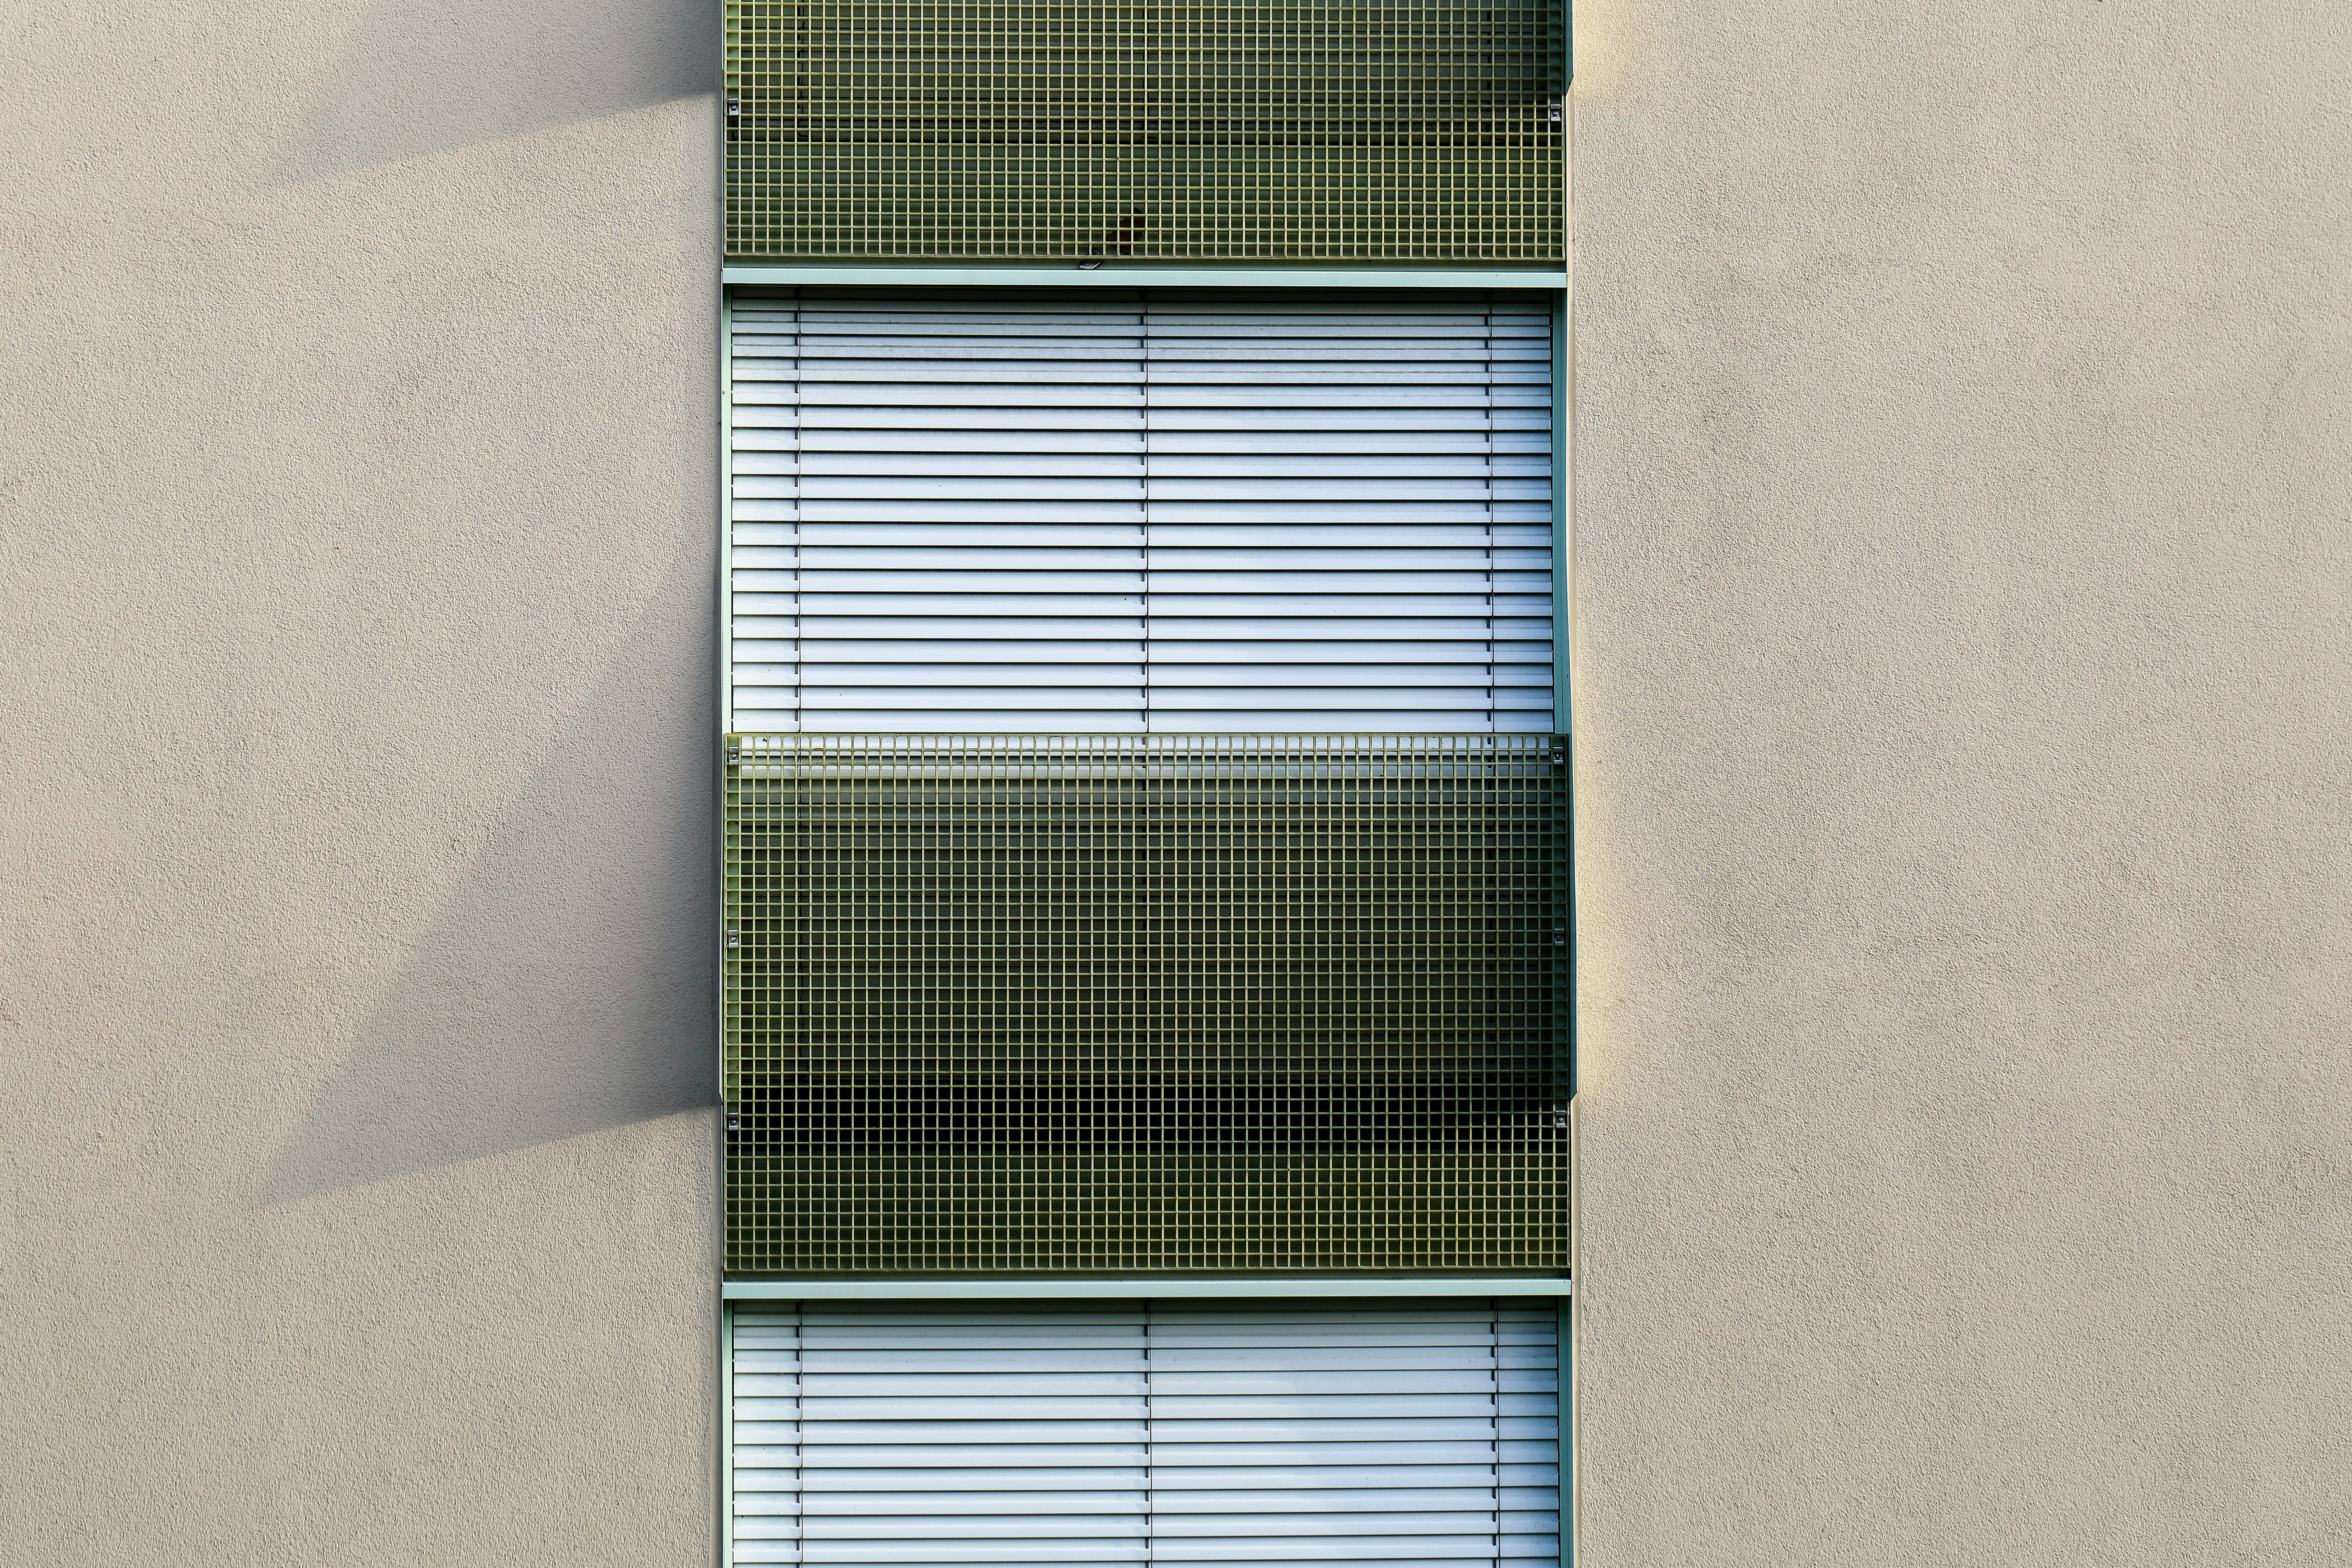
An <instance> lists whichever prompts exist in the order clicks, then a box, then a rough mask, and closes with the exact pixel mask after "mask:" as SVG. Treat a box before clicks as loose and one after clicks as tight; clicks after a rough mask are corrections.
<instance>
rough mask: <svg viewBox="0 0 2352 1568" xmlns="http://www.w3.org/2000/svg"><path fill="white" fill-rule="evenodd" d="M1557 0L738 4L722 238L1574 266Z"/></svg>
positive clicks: (986, 252) (954, 253)
mask: <svg viewBox="0 0 2352 1568" xmlns="http://www.w3.org/2000/svg"><path fill="white" fill-rule="evenodd" d="M1562 21H1563V18H1562V11H1561V7H1560V5H1559V4H1558V0H1510V3H1507V4H1502V5H1465V4H1462V3H1460V0H1451V3H1446V4H1438V5H1425V6H1412V7H1399V6H1391V5H1250V4H1234V5H1189V4H1150V5H1007V4H965V5H956V4H947V5H877V4H833V5H824V4H815V5H796V4H782V3H780V0H729V3H728V6H727V73H728V75H727V80H728V93H729V97H730V103H731V105H732V109H731V110H730V118H729V129H728V164H727V169H728V173H727V249H728V254H729V255H730V257H734V258H740V259H746V260H756V259H759V258H783V257H831V258H854V257H866V258H883V257H904V258H1091V257H1101V258H1128V257H1131V258H1159V259H1162V260H1174V259H1185V260H1242V259H1257V260H1269V259H1271V260H1340V261H1377V260H1391V261H1465V260H1483V261H1529V262H1537V261H1557V260H1559V259H1560V258H1561V257H1562V256H1563V255H1564V249H1563V245H1564V234H1563V227H1562V210H1563V204H1562V194H1563V190H1562V187H1563V181H1562V168H1561V149H1562V142H1561V125H1560V120H1559V95H1560V92H1561V90H1562V88H1563V86H1564V82H1565V71H1564V61H1565V49H1564V31H1565V29H1564V27H1563V26H1562Z"/></svg>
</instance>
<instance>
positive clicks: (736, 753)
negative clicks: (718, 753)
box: [727, 745, 743, 763]
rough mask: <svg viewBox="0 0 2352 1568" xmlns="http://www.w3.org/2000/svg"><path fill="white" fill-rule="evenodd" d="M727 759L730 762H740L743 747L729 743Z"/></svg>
mask: <svg viewBox="0 0 2352 1568" xmlns="http://www.w3.org/2000/svg"><path fill="white" fill-rule="evenodd" d="M727 760H728V761H729V762H730V763H740V762H741V761H742V760H743V748H742V747H740V746H736V745H730V746H729V747H728V748H727Z"/></svg>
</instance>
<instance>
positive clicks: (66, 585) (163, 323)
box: [0, 0, 717, 1568]
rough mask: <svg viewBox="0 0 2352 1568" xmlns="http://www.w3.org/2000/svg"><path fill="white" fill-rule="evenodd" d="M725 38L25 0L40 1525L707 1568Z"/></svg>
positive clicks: (0, 1557) (0, 919)
mask: <svg viewBox="0 0 2352 1568" xmlns="http://www.w3.org/2000/svg"><path fill="white" fill-rule="evenodd" d="M716 37H717V33H716V21H715V16H714V14H713V8H712V7H711V6H709V5H703V4H697V5H687V6H684V7H676V6H638V5H623V4H618V3H613V0H573V3H567V4H565V5H555V4H552V3H551V0H488V4H484V5H463V6H443V5H425V4H421V3H417V0H380V3H376V4H353V3H347V0H345V3H339V0H327V3H325V4H321V5H301V6H296V5H287V4H284V3H282V0H205V3H204V4H201V5H197V4H186V5H166V4H161V3H154V0H147V3H136V4H126V5H99V4H92V3H89V0H63V3H61V4H57V5H46V4H45V5H26V6H17V7H14V8H12V9H11V10H10V11H9V12H8V13H7V14H6V15H5V16H0V258H5V261H0V345H5V349H0V363H5V376H4V377H0V644H5V649H6V660H5V675H0V950H5V958H0V1432H5V1450H6V1458H5V1462H0V1561H5V1562H7V1563H24V1564H40V1565H42V1568H65V1565H69V1564H83V1563H92V1564H95V1563H106V1564H112V1565H118V1568H131V1565H134V1564H137V1565H146V1564H172V1565H173V1568H190V1565H194V1564H223V1565H226V1564H236V1565H238V1568H265V1565H271V1564H294V1563H302V1564H316V1563H355V1564H356V1563H387V1564H389V1563H402V1564H408V1563H417V1564H424V1563H432V1564H441V1563H451V1564H455V1563H499V1564H524V1563H547V1564H565V1565H567V1568H569V1565H577V1564H589V1563H612V1564H624V1563H625V1564H629V1565H630V1568H652V1565H655V1564H681V1565H682V1564H701V1563H708V1562H709V1543H710V1541H711V1538H712V1533H713V1523H712V1521H713V1506H712V1501H711V1495H712V1477H711V1465H712V1455H713V1453H714V1450H715V1410H714V1408H713V1406H714V1399H713V1394H714V1388H713V1382H714V1373H713V1364H714V1363H713V1355H712V1344H713V1338H714V1333H715V1328H714V1324H713V1321H712V1307H711V1301H710V1298H711V1289H710V1280H711V1279H712V1278H713V1268H714V1267H715V1253H714V1246H713V1232H712V1211H713V1190H712V1184H713V1174H712V1173H713V1164H714V1161H713V1153H712V1148H713V1131H712V1123H711V1112H710V1110H709V1099H710V1090H709V1085H710V1084H711V1082H712V1080H713V1068H712V1062H711V1048H712V1047H711V1040H712V1037H713V1035H712V1027H713V1008H712V1005H711V1002H710V995H711V987H712V984H713V967H712V947H713V921H712V916H711V911H710V903H709V888H710V886H711V881H710V875H709V858H710V853H711V838H710V835H711V813H710V809H709V786H708V783H707V780H708V777H709V774H708V766H707V760H708V758H709V755H710V752H709V723H710V719H709V716H710V712H711V700H710V695H709V691H710V678H709V672H710V669H711V668H712V666H711V658H712V648H711V632H710V619H711V608H712V596H711V595H712V591H711V586H710V574H711V568H712V557H713V551H714V548H715V546H714V541H713V537H712V535H713V530H712V527H711V518H712V516H713V507H714V490H713V484H714V481H713V477H712V476H713V473H714V468H715V461H716V458H715V438H714V436H713V433H712V428H711V426H712V409H713V395H712V391H711V388H712V384H713V381H714V368H713V355H712V347H711V340H712V332H713V328H712V322H713V318H714V311H715V303H714V287H713V282H712V270H711V255H712V246H713V244H714V233H713V228H714V226H713V217H712V212H711V196H712V190H713V129H712V107H711V99H710V95H709V89H710V81H711V72H712V67H711V60H712V57H713V50H714V48H715V42H716Z"/></svg>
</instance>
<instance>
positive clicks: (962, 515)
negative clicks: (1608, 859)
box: [730, 288, 1553, 733]
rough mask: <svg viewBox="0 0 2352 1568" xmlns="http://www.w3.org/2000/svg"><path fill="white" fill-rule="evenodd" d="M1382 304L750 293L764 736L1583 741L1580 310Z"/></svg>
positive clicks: (752, 548)
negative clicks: (1558, 567)
mask: <svg viewBox="0 0 2352 1568" xmlns="http://www.w3.org/2000/svg"><path fill="white" fill-rule="evenodd" d="M1351 292H1352V291H1351ZM1368 294H1369V297H1363V296H1359V297H1350V298H1345V299H1339V300H1335V299H1334V298H1333V297H1332V296H1331V295H1328V294H1323V295H1312V294H1297V293H1291V294H1285V293H1279V292H1276V293H1258V294H1238V293H1223V292H1218V291H1185V290H1176V289H1149V290H1116V289H1092V290H1086V291H1083V292H1070V293H1066V294H1062V295H1055V294H1053V293H1036V292H1023V291H1013V290H994V291H990V290H980V291H974V292H970V293H961V294H932V293H925V292H920V291H914V290H891V289H876V290H867V291H858V290H851V289H814V288H811V289H800V290H798V291H796V292H786V293H778V294H740V295H738V296H737V297H736V299H735V301H734V304H733V356H732V358H733V369H732V375H731V381H730V387H731V405H732V415H731V435H730V442H731V453H732V457H731V461H732V467H733V478H732V481H731V483H732V495H731V498H730V508H731V518H732V522H731V527H732V543H733V557H732V559H733V581H732V583H731V584H730V590H731V595H732V599H731V604H730V615H731V619H730V676H731V680H732V683H733V684H732V688H731V690H732V698H731V700H732V705H733V714H734V718H733V727H734V728H736V729H738V730H753V729H758V730H770V731H785V732H788V731H854V732H866V733H872V732H876V731H958V732H965V733H969V732H972V731H1013V732H1038V731H1055V732H1064V731H1108V732H1121V731H1125V732H1144V731H1170V732H1174V731H1204V732H1218V731H1244V730H1247V731H1258V730H1275V731H1291V732H1297V731H1357V730H1380V731H1416V730H1417V731H1442V732H1448V733H1459V732H1463V731H1495V732H1512V731H1517V732H1526V733H1542V732H1544V731H1549V729H1550V727H1551V722H1552V719H1551V714H1552V690H1551V681H1552V643H1551V638H1552V624H1551V615H1552V596H1551V595H1552V568H1553V561H1552V472H1551V424H1552V416H1553V410H1552V407H1551V401H1552V365H1551V353H1552V338H1551V317H1550V311H1551V308H1552V301H1551V300H1550V299H1549V298H1548V297H1546V296H1543V295H1539V294H1527V293H1517V292H1509V291H1494V292H1458V291H1457V292H1439V291H1414V292H1404V293H1397V294H1385V293H1380V292H1378V291H1368Z"/></svg>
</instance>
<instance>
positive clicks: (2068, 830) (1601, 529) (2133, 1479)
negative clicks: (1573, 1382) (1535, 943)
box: [1575, 0, 2352, 1568]
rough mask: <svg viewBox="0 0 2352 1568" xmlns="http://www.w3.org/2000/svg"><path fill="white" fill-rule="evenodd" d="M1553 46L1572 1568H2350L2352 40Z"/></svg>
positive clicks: (1767, 39) (2344, 30)
mask: <svg viewBox="0 0 2352 1568" xmlns="http://www.w3.org/2000/svg"><path fill="white" fill-rule="evenodd" d="M1578 51H1579V72H1578V86H1577V107H1576V121H1575V134H1576V174H1577V214H1578V216H1577V260H1578V289H1579V298H1578V318H1577V320H1578V328H1577V330H1578V388H1577V390H1578V412H1577V420H1578V424H1577V443H1578V444H1577V459H1578V469H1577V473H1578V479H1577V482H1578V513H1577V521H1578V540H1577V543H1578V552H1579V555H1578V568H1579V574H1580V614H1581V619H1580V626H1579V653H1580V660H1581V662H1580V689H1579V694H1578V699H1577V701H1578V708H1577V716H1578V722H1579V725H1580V742H1579V761H1580V775H1579V782H1580V790H1581V794H1580V810H1581V813H1582V816H1581V819H1580V835H1581V837H1580V857H1581V858H1580V876H1581V890H1582V897H1583V900H1584V902H1583V905H1582V924H1581V931H1582V933H1583V934H1582V954H1583V961H1584V979H1583V983H1584V987H1585V996H1584V1015H1583V1016H1584V1033H1583V1042H1584V1050H1585V1056H1584V1058H1583V1070H1582V1079H1581V1082H1582V1090H1583V1093H1582V1104H1581V1113H1580V1140H1581V1153H1582V1159H1583V1165H1582V1187H1581V1198H1582V1203H1581V1207H1580V1215H1581V1223H1582V1226H1583V1228H1582V1232H1581V1237H1580V1246H1581V1252H1580V1260H1581V1266H1582V1268H1581V1278H1580V1303H1581V1313H1582V1318H1581V1322H1582V1330H1583V1337H1582V1342H1581V1345H1580V1356H1581V1367H1582V1379H1581V1391H1582V1412H1583V1423H1584V1425H1583V1436H1584V1444H1585V1447H1584V1454H1585V1470H1584V1477H1585V1483H1586V1488H1587V1493H1586V1498H1587V1504H1586V1511H1585V1515H1584V1537H1583V1546H1584V1549H1585V1554H1586V1555H1585V1557H1584V1561H1586V1562H1587V1563H1591V1564H1594V1565H1596V1568H1642V1565H1661V1568H1663V1565H1667V1564H1673V1565H1676V1568H1685V1565H1689V1564H1759V1565H1762V1564H1773V1565H1784V1564H1797V1563H1837V1564H1856V1565H1862V1564H1874V1565H1883V1564H1906V1565H1925V1564H1940V1563H1952V1564H1958V1563H1969V1564H1985V1563H1999V1564H2004V1565H2009V1564H2017V1565H2025V1564H2036V1565H2039V1564H2049V1565H2053V1568H2059V1565H2064V1568H2080V1565H2083V1564H2093V1563H2096V1564H2109V1563H2114V1564H2158V1563H2163V1564H2174V1565H2177V1564H2223V1563H2227V1564H2252V1563H2264V1564H2271V1563H2278V1564H2286V1563H2294V1564H2304V1563H2309V1564H2336V1563H2347V1562H2352V1484H2347V1481H2352V1354H2347V1345H2348V1344H2352V1148H2348V1147H2347V1131H2346V1130H2347V1126H2352V1046H2347V1014H2352V963H2347V961H2352V919H2347V915H2352V910H2347V899H2348V898H2352V849H2348V848H2347V818H2352V805H2347V801H2348V800H2352V761H2347V724H2346V720H2347V693H2352V572H2347V568H2352V483H2347V474H2352V464H2347V462H2346V460H2345V458H2346V452H2347V431H2352V317H2348V316H2347V312H2352V247H2347V238H2352V95H2347V87H2346V81H2347V76H2346V62H2347V60H2352V10H2347V8H2346V7H2344V6H2342V5H2336V4H2329V3H2326V0H2253V3H2252V4H2245V5H2173V4H2152V3H2148V0H2059V3H2057V4H2033V5H2015V4H1996V5H1975V4H1970V5H1961V4H1956V3H1942V0H1928V3H1920V4H1906V5H1896V4H1891V3H1885V0H1876V3H1868V4H1863V3H1849V4H1835V3H1830V4H1793V5H1760V4H1732V5H1725V4H1720V3H1718V0H1708V3H1706V4H1703V5H1702V4H1695V3H1690V0H1580V4H1579V6H1578Z"/></svg>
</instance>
